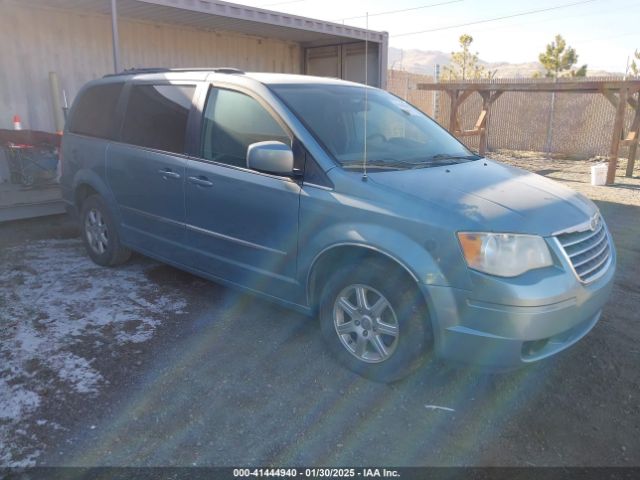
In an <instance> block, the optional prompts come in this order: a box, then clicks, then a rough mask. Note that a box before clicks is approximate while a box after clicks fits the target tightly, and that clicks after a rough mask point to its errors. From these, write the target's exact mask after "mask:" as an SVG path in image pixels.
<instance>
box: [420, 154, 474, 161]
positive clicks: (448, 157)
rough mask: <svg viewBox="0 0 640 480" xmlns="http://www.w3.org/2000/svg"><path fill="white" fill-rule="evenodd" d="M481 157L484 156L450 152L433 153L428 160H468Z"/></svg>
mask: <svg viewBox="0 0 640 480" xmlns="http://www.w3.org/2000/svg"><path fill="white" fill-rule="evenodd" d="M479 158H482V157H481V156H480V155H475V154H472V155H450V154H448V153H438V154H437V155H433V156H431V157H429V158H427V160H430V161H431V160H435V161H440V160H442V161H447V160H467V161H471V160H478V159H479Z"/></svg>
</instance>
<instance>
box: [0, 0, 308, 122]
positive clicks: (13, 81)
mask: <svg viewBox="0 0 640 480" xmlns="http://www.w3.org/2000/svg"><path fill="white" fill-rule="evenodd" d="M0 10H1V12H2V13H1V15H0V128H11V126H12V117H13V115H14V114H17V115H20V117H21V118H22V123H23V128H30V129H38V130H47V131H53V130H54V119H53V112H52V107H51V94H50V88H49V72H50V71H55V72H56V73H57V74H58V77H59V79H60V87H61V88H62V89H64V90H65V91H66V93H67V98H68V100H69V102H71V101H72V100H73V98H74V96H75V94H76V93H77V92H78V90H79V88H80V87H81V86H82V85H83V84H84V83H85V82H87V81H89V80H91V79H94V78H98V77H101V76H102V75H104V74H106V73H111V72H112V71H113V59H112V50H111V23H110V21H111V19H110V17H109V16H104V15H97V14H81V13H75V12H69V11H62V10H56V9H53V8H51V9H49V8H32V7H30V8H25V7H22V6H19V5H18V4H16V3H14V2H11V1H7V0H0ZM119 28H120V43H121V55H122V63H123V67H124V68H130V67H134V66H135V67H147V66H171V67H198V66H230V67H237V68H241V69H245V70H256V71H265V72H270V71H273V72H286V73H300V69H301V65H302V49H301V47H300V46H299V45H298V44H296V43H292V42H285V41H282V40H276V39H265V38H258V37H250V36H247V35H241V34H237V33H231V32H210V31H205V30H197V29H193V28H188V27H181V26H174V25H164V24H152V23H146V22H139V21H131V20H127V19H125V18H122V19H120V22H119Z"/></svg>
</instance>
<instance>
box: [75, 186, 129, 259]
mask: <svg viewBox="0 0 640 480" xmlns="http://www.w3.org/2000/svg"><path fill="white" fill-rule="evenodd" d="M80 230H81V231H82V241H83V242H84V246H85V248H86V250H87V253H88V254H89V257H91V260H93V261H94V262H95V263H97V264H98V265H101V266H103V267H115V266H116V265H121V264H123V263H125V262H126V261H127V260H129V258H130V257H131V250H129V249H128V248H126V247H124V246H123V245H122V244H121V243H120V237H119V235H118V229H117V228H116V223H115V221H114V219H113V215H112V214H111V211H110V210H109V207H108V206H107V203H106V202H105V201H104V200H103V199H102V197H100V196H99V195H91V196H90V197H88V198H87V199H86V200H85V201H84V202H83V203H82V208H81V210H80Z"/></svg>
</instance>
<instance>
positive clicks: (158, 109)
mask: <svg viewBox="0 0 640 480" xmlns="http://www.w3.org/2000/svg"><path fill="white" fill-rule="evenodd" d="M62 154H63V162H62V164H63V173H62V185H63V194H64V198H65V200H66V203H67V205H68V208H69V210H70V211H71V212H72V213H74V214H76V215H77V216H78V218H79V220H80V224H81V227H82V233H83V239H84V242H85V244H86V247H87V252H88V254H89V256H90V257H91V258H92V259H93V260H94V261H95V262H96V263H98V264H100V265H104V266H115V265H118V264H120V263H122V262H125V261H126V260H127V259H128V258H129V255H130V252H131V251H132V250H135V251H137V252H140V253H142V254H144V255H148V256H149V257H153V258H155V259H157V260H160V261H162V262H165V263H167V264H170V265H173V266H175V267H177V268H181V269H183V270H186V271H189V272H192V273H194V274H196V275H200V276H202V277H205V278H208V279H211V280H214V281H217V282H222V283H224V284H227V285H230V286H234V287H239V288H242V289H245V290H249V291H252V292H255V293H257V294H259V295H262V296H264V297H266V298H269V299H272V300H275V301H278V302H280V303H282V304H284V305H287V306H290V307H292V308H295V309H297V310H300V311H302V312H306V313H308V314H310V315H315V316H317V317H318V318H319V320H320V323H321V330H322V333H323V336H324V338H325V340H326V343H327V345H328V347H329V349H330V350H331V352H332V354H334V355H335V357H336V358H337V359H339V360H340V361H341V362H342V363H344V364H345V365H346V366H347V367H349V368H351V369H352V370H354V371H356V372H358V373H360V374H361V375H364V376H366V377H369V378H372V379H375V380H378V381H393V380H395V379H398V378H400V377H402V376H404V375H406V374H408V373H409V372H411V371H413V370H414V369H415V368H416V367H417V366H419V365H420V364H421V363H422V362H424V361H425V359H428V358H444V359H451V360H455V361H462V362H466V363H472V364H475V365H480V366H483V367H489V368H497V369H504V368H513V367H517V366H520V365H524V364H527V363H530V362H535V361H537V360H540V359H542V358H545V357H548V356H550V355H553V354H555V353H557V352H559V351H561V350H563V349H565V348H567V347H569V346H570V345H572V344H573V343H575V342H577V341H578V340H579V339H580V338H582V337H583V336H584V335H586V334H587V333H588V332H589V331H590V330H591V329H592V328H593V326H594V325H595V324H596V322H597V321H598V319H599V317H600V314H601V311H602V308H603V306H604V304H605V303H606V301H607V298H608V297H609V293H610V291H611V287H612V283H613V277H614V271H615V263H616V253H615V249H614V246H613V242H612V240H611V237H610V234H609V232H608V230H607V227H606V225H605V223H604V221H603V219H602V217H601V216H600V214H599V212H598V209H597V208H596V206H595V205H594V204H593V203H592V202H591V201H589V200H588V199H587V198H585V197H584V196H582V195H580V194H578V193H576V192H574V191H572V190H569V189H567V188H565V187H563V186H562V185H559V184H557V183H555V182H553V181H550V180H547V179H545V178H543V177H540V176H538V175H534V174H532V173H528V172H526V171H523V170H520V169H517V168H513V167H510V166H506V165H503V164H500V163H498V162H495V161H492V160H488V159H486V158H482V157H479V156H478V155H475V154H474V153H472V152H471V151H470V150H468V149H467V148H466V147H465V146H464V145H463V144H461V143H460V142H459V141H458V140H456V139H455V138H454V137H452V136H451V135H450V134H449V133H447V132H446V131H445V130H444V129H442V128H441V127H440V126H439V125H438V124H437V123H436V122H434V121H433V120H431V119H430V118H429V117H427V116H426V115H424V114H423V113H422V112H420V111H419V110H417V109H416V108H414V107H413V106H411V105H410V104H408V103H406V102H405V101H403V100H401V99H399V98H397V97H395V96H393V95H391V94H389V93H387V92H385V91H382V90H378V89H376V88H371V87H365V86H363V85H360V84H355V83H350V82H345V81H341V80H334V79H327V78H316V77H309V76H298V75H281V74H262V73H244V72H241V71H238V70H234V69H226V68H225V69H208V70H175V69H174V70H169V69H146V70H134V71H127V72H125V73H123V74H119V75H110V76H107V77H104V78H102V79H100V80H97V81H93V82H90V83H89V84H87V85H86V86H85V87H84V88H83V89H82V91H81V92H80V93H79V94H78V96H77V98H76V100H75V102H74V104H73V107H72V109H71V111H70V116H69V121H68V122H67V127H66V130H65V133H64V136H63V139H62ZM258 321H260V320H259V319H256V322H258Z"/></svg>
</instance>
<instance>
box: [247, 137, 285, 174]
mask: <svg viewBox="0 0 640 480" xmlns="http://www.w3.org/2000/svg"><path fill="white" fill-rule="evenodd" d="M247 168H251V169H253V170H258V171H259V172H264V173H272V174H274V175H291V174H293V151H292V150H291V147H289V145H286V144H284V143H282V142H276V141H268V142H256V143H252V144H251V145H249V148H248V149H247Z"/></svg>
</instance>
